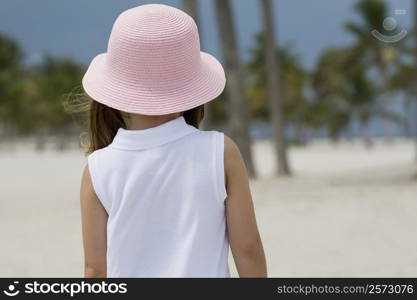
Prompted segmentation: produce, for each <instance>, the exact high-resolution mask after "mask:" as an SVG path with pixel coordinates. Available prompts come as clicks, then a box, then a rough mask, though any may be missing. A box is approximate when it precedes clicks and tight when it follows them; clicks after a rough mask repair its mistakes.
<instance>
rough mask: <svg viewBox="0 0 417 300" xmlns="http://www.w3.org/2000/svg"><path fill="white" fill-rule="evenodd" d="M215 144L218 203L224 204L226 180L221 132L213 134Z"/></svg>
mask: <svg viewBox="0 0 417 300" xmlns="http://www.w3.org/2000/svg"><path fill="white" fill-rule="evenodd" d="M215 143H216V153H215V154H216V157H215V161H216V166H215V170H216V174H215V175H216V187H217V195H218V198H219V201H221V203H222V204H224V201H225V200H226V198H227V191H226V180H225V169H224V134H223V133H222V132H216V134H215Z"/></svg>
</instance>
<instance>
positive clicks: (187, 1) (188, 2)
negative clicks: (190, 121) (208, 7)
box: [182, 0, 212, 129]
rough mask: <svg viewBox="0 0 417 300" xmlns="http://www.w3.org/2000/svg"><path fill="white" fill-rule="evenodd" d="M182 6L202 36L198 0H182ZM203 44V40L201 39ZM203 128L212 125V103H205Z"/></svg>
mask: <svg viewBox="0 0 417 300" xmlns="http://www.w3.org/2000/svg"><path fill="white" fill-rule="evenodd" d="M182 8H183V9H184V11H185V12H186V13H187V14H189V15H190V16H191V17H192V18H193V19H194V21H195V23H196V24H197V27H198V30H199V31H200V38H201V36H202V35H201V28H200V15H199V13H198V0H182ZM200 43H201V44H202V41H200ZM200 127H201V128H202V129H210V128H212V126H211V110H210V103H207V104H205V105H204V119H203V121H202V122H201V124H200Z"/></svg>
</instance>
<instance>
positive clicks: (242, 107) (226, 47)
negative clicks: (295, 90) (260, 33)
mask: <svg viewBox="0 0 417 300" xmlns="http://www.w3.org/2000/svg"><path fill="white" fill-rule="evenodd" d="M215 7H216V12H217V13H216V15H217V23H218V24H219V30H220V39H221V46H222V50H223V57H224V64H225V72H226V77H227V85H226V92H227V95H228V104H229V114H230V119H229V122H230V123H229V126H230V128H229V129H230V135H231V137H232V138H233V139H234V140H235V142H236V144H237V145H238V146H239V148H240V151H241V152H242V156H243V158H244V160H245V163H246V166H247V169H248V173H249V175H250V176H252V177H253V176H255V168H254V165H253V160H252V151H251V143H250V136H249V124H248V122H249V109H248V101H247V99H246V97H245V93H244V82H243V69H242V66H241V64H240V61H239V53H238V46H237V43H236V36H235V31H234V23H233V15H232V11H231V7H230V0H216V1H215Z"/></svg>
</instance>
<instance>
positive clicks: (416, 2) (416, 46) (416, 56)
mask: <svg viewBox="0 0 417 300" xmlns="http://www.w3.org/2000/svg"><path fill="white" fill-rule="evenodd" d="M414 66H415V67H417V0H414ZM415 81H417V75H416V79H415ZM414 88H415V92H414V94H415V95H414V96H415V97H416V98H417V86H414ZM415 112H416V119H417V108H416V109H415ZM414 124H416V125H415V126H416V128H415V143H416V161H417V122H414Z"/></svg>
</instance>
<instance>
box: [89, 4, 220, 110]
mask: <svg viewBox="0 0 417 300" xmlns="http://www.w3.org/2000/svg"><path fill="white" fill-rule="evenodd" d="M225 82H226V80H225V75H224V70H223V68H222V66H221V64H220V63H219V62H218V61H217V59H216V58H214V57H213V56H211V55H210V54H208V53H204V52H201V51H200V39H199V36H198V30H197V26H196V24H195V22H194V20H193V19H192V18H191V17H190V16H188V15H187V14H186V13H184V12H182V11H181V10H179V9H176V8H174V7H170V6H166V5H158V4H149V5H142V6H138V7H135V8H132V9H129V10H127V11H125V12H123V13H122V14H121V15H120V16H119V17H118V18H117V20H116V22H115V23H114V25H113V29H112V32H111V35H110V39H109V43H108V48H107V53H102V54H99V55H97V56H96V57H95V58H94V59H93V60H92V62H91V64H90V66H89V67H88V70H87V72H86V73H85V75H84V78H83V81H82V83H83V87H84V90H85V92H86V93H87V94H88V95H89V96H90V97H91V98H93V99H94V100H95V101H98V102H100V103H102V104H105V105H107V106H110V107H113V108H115V109H118V110H121V111H125V112H130V113H138V114H144V115H164V114H169V113H175V112H181V111H186V110H188V109H191V108H194V107H197V106H199V105H201V104H204V103H206V102H209V101H211V100H213V99H214V98H216V97H217V96H219V95H220V94H221V92H222V91H223V89H224V86H225Z"/></svg>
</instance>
